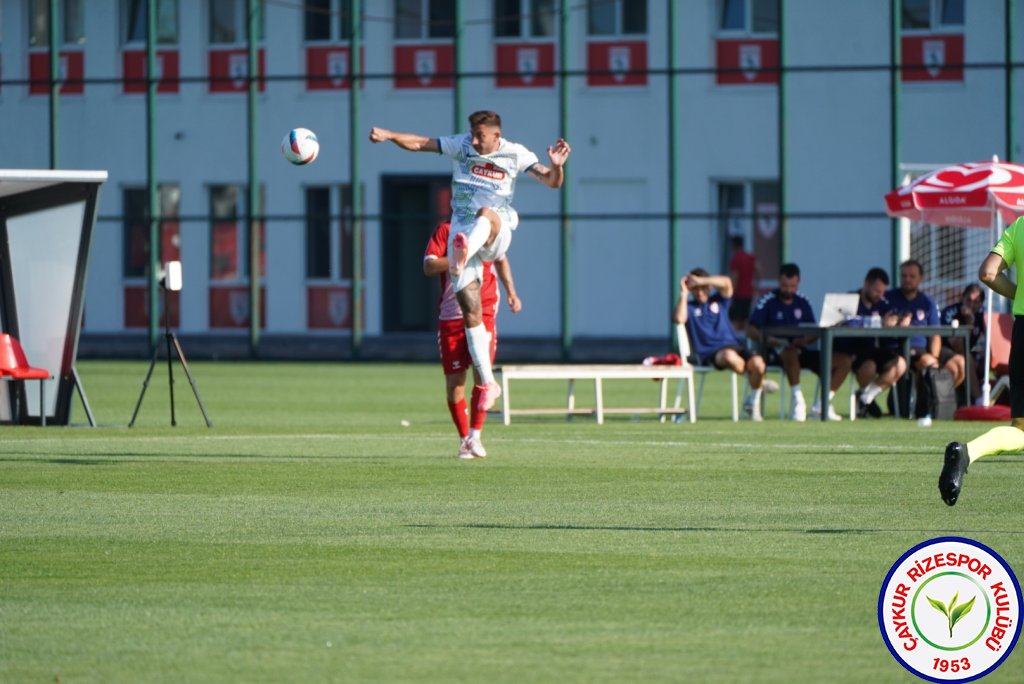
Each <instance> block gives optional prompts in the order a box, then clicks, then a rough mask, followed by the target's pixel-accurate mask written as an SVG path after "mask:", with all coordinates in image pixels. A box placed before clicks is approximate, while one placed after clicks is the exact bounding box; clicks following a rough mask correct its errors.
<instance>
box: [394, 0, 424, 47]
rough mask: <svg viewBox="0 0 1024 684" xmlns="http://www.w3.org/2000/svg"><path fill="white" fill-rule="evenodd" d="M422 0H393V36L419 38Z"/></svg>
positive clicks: (421, 22)
mask: <svg viewBox="0 0 1024 684" xmlns="http://www.w3.org/2000/svg"><path fill="white" fill-rule="evenodd" d="M422 25H423V5H422V0H395V38H420V37H421V33H420V31H421V29H422Z"/></svg>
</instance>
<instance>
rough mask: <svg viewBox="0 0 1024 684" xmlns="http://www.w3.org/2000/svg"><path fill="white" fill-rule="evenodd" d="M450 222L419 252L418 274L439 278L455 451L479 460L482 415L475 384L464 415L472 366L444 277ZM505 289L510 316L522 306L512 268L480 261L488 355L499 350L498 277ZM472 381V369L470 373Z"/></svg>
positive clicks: (441, 340)
mask: <svg viewBox="0 0 1024 684" xmlns="http://www.w3.org/2000/svg"><path fill="white" fill-rule="evenodd" d="M450 231H451V224H450V223H447V222H445V223H441V224H439V225H438V226H437V228H435V229H434V232H433V234H431V236H430V240H429V241H428V242H427V248H426V251H425V252H424V254H423V273H424V275H426V276H435V275H436V276H440V278H441V300H440V302H439V304H438V317H437V318H438V321H437V344H438V348H439V350H440V352H441V367H442V370H443V371H444V377H445V391H446V395H447V399H448V410H449V411H450V412H451V415H452V422H454V423H455V429H456V430H458V432H459V452H458V456H459V458H462V459H473V458H484V457H485V456H486V455H487V451H486V450H485V449H484V445H483V442H482V441H481V431H482V429H483V425H484V419H485V418H486V417H487V412H486V411H484V410H481V409H480V408H479V402H478V399H479V397H478V396H477V395H478V393H479V392H480V381H479V378H477V379H476V380H475V382H474V386H473V395H472V397H471V399H472V401H471V403H470V412H469V415H468V416H467V414H466V372H467V370H468V369H470V368H473V358H472V356H471V355H470V352H469V344H468V342H467V340H466V329H465V326H464V324H463V316H462V310H461V308H460V307H459V303H458V301H457V300H456V299H455V290H454V288H453V287H452V283H451V279H450V278H449V275H448V235H449V232H450ZM499 278H500V279H501V284H502V285H503V286H504V288H505V293H506V295H507V302H508V307H509V310H511V311H512V313H516V312H518V311H519V310H520V309H522V302H520V300H519V296H518V295H517V294H516V289H515V283H514V282H513V279H512V267H511V265H510V264H509V261H508V258H507V257H502V258H501V259H498V260H497V261H495V262H493V263H490V262H488V263H485V267H484V269H483V282H482V283H481V287H480V299H481V308H482V313H483V325H484V327H485V328H486V329H487V332H488V333H489V334H490V338H491V339H490V356H491V362H492V363H493V362H494V355H495V352H496V351H497V348H498V340H497V330H496V328H495V316H496V315H497V313H498V279H499ZM473 373H474V377H475V376H476V370H475V368H474V369H473Z"/></svg>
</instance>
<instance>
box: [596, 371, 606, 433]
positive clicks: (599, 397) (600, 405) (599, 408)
mask: <svg viewBox="0 0 1024 684" xmlns="http://www.w3.org/2000/svg"><path fill="white" fill-rule="evenodd" d="M594 407H595V408H594V413H596V414H597V424H598V425H604V387H603V386H602V384H601V378H594Z"/></svg>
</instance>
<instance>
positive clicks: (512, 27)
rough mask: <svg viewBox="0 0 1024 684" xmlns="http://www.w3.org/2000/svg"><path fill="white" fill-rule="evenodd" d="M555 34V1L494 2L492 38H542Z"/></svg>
mask: <svg viewBox="0 0 1024 684" xmlns="http://www.w3.org/2000/svg"><path fill="white" fill-rule="evenodd" d="M554 32H555V0H527V1H526V2H524V1H523V0H494V36H495V37H496V38H518V37H520V36H533V37H535V38H536V37H542V36H550V35H553V34H554Z"/></svg>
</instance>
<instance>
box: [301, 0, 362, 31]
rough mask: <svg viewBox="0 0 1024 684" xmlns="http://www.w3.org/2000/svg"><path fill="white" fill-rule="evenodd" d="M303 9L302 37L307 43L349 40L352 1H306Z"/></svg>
mask: <svg viewBox="0 0 1024 684" xmlns="http://www.w3.org/2000/svg"><path fill="white" fill-rule="evenodd" d="M305 8H306V9H305V22H304V24H303V37H304V38H305V39H306V40H307V41H317V40H351V38H352V0H307V1H306V3H305ZM334 30H336V33H332V31H334Z"/></svg>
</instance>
